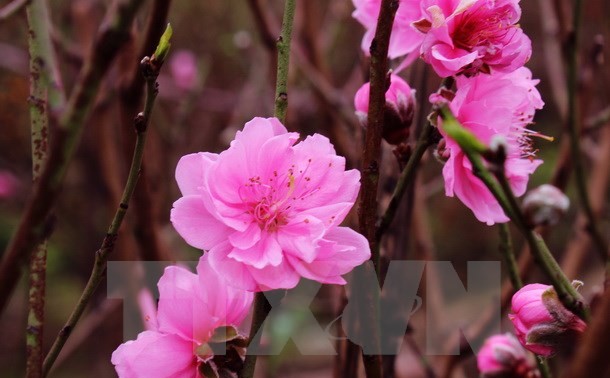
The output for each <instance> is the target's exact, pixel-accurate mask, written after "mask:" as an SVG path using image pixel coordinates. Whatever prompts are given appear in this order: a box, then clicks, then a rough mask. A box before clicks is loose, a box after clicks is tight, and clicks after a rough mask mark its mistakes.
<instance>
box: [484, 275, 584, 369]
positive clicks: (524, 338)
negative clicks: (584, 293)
mask: <svg viewBox="0 0 610 378" xmlns="http://www.w3.org/2000/svg"><path fill="white" fill-rule="evenodd" d="M581 284H582V283H580V282H578V281H574V283H573V285H574V286H575V287H578V286H580V285H581ZM508 317H509V319H510V320H511V322H512V323H513V326H514V329H515V334H516V337H515V336H513V335H512V334H510V333H507V334H502V335H494V336H491V337H490V338H488V339H487V340H486V341H485V343H484V344H483V347H482V348H481V350H480V351H479V353H478V355H477V365H478V367H479V371H480V372H481V376H482V377H485V378H493V377H498V378H499V377H518V378H537V377H540V372H539V371H538V369H537V368H536V364H535V360H534V358H533V357H534V356H533V354H536V355H539V356H543V357H549V356H552V355H554V354H555V353H557V352H558V351H561V350H565V349H568V348H569V347H570V345H573V344H574V342H575V341H576V340H577V338H578V337H579V336H580V335H581V334H582V333H583V332H584V331H585V329H586V328H587V325H586V323H585V322H584V321H582V320H581V319H580V318H578V317H577V316H576V315H574V314H573V313H571V312H570V311H568V310H567V309H566V308H565V307H564V306H563V305H562V304H561V302H560V301H559V299H558V297H557V293H556V292H555V290H554V289H553V287H552V286H548V285H542V284H530V285H526V286H524V287H523V288H521V289H520V290H519V291H517V292H516V293H515V294H514V295H513V298H512V308H511V313H510V314H509V315H508ZM532 353H533V354H532Z"/></svg>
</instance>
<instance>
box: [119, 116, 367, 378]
mask: <svg viewBox="0 0 610 378" xmlns="http://www.w3.org/2000/svg"><path fill="white" fill-rule="evenodd" d="M298 140H299V135H298V134H297V133H289V132H288V131H287V130H286V128H285V127H284V126H283V125H282V124H281V123H280V122H279V121H278V120H277V119H275V118H268V119H264V118H255V119H253V120H252V121H250V122H248V123H247V124H246V125H245V127H244V128H243V130H242V131H239V132H237V135H236V137H235V140H234V141H233V142H231V145H230V147H229V148H228V149H227V150H225V151H223V152H222V153H220V154H213V153H206V152H201V153H195V154H191V155H187V156H184V157H183V158H182V159H181V160H180V161H179V163H178V166H177V168H176V181H177V182H178V186H179V188H180V190H181V192H182V195H183V197H182V198H180V199H178V200H177V201H176V202H175V204H174V208H173V209H172V212H171V221H172V223H173V225H174V227H175V229H176V230H177V231H178V233H179V234H180V235H181V236H182V237H183V238H184V239H185V240H186V242H187V243H189V244H190V245H192V246H194V247H196V248H199V249H202V250H205V251H207V252H205V254H204V255H203V256H202V257H201V259H200V261H199V265H198V266H197V274H193V273H190V272H188V271H187V270H185V269H183V268H179V267H168V268H166V270H165V273H164V275H163V277H161V280H160V281H159V284H158V286H159V292H160V299H159V304H158V311H156V314H155V311H154V310H150V309H148V310H147V315H148V316H147V317H146V320H145V323H146V324H148V326H149V330H147V331H145V332H143V333H141V334H140V335H139V336H138V338H137V340H135V341H128V342H126V343H124V344H122V345H121V346H120V347H119V348H118V349H117V350H116V351H115V352H114V354H113V356H112V363H113V364H114V365H115V367H116V370H117V372H118V373H119V376H121V377H126V378H132V377H133V378H135V377H148V376H167V377H170V376H171V377H174V376H175V377H196V376H199V375H198V374H201V375H203V376H210V375H209V374H207V373H208V372H210V374H212V373H213V374H212V375H211V376H218V374H220V376H225V375H222V374H221V373H222V371H223V369H226V370H227V372H235V371H238V370H239V369H240V364H241V363H242V357H243V354H244V353H243V352H244V350H243V347H244V338H243V337H241V336H240V335H239V332H238V331H237V328H236V327H237V326H238V325H239V323H240V322H241V321H242V320H243V319H244V317H245V316H246V315H247V313H248V311H249V309H250V306H251V302H252V295H253V294H252V292H256V291H265V290H272V289H278V288H293V287H294V286H296V285H297V283H298V282H299V280H300V278H301V277H305V278H308V279H311V280H316V281H319V282H322V283H330V284H345V280H344V279H343V278H342V277H341V276H342V275H344V274H346V273H348V272H350V271H351V270H352V269H353V268H354V267H356V266H358V265H360V264H362V263H363V262H364V261H366V260H368V259H369V258H370V248H369V244H368V242H367V240H366V239H365V238H364V237H363V236H362V235H360V234H358V233H357V232H355V231H353V230H352V229H350V228H347V227H340V226H339V224H340V223H341V222H342V221H343V219H344V218H345V217H346V215H347V213H348V212H349V211H350V209H351V208H352V206H353V205H354V201H355V200H356V197H357V195H358V190H359V188H360V183H359V181H360V173H359V172H358V171H357V170H347V171H346V170H345V159H344V158H342V157H339V156H337V155H336V153H335V150H334V148H333V146H332V145H331V143H330V142H329V140H328V139H327V138H325V137H323V136H321V135H319V134H315V135H313V136H309V137H307V138H305V139H304V140H302V141H300V142H299V141H298ZM144 307H146V308H150V307H151V306H150V305H147V306H144ZM151 314H152V315H151ZM219 343H220V344H222V348H224V347H225V346H226V350H225V352H226V353H222V355H215V353H216V354H218V353H217V352H216V351H217V350H218V348H219V345H218V344H219ZM227 366H228V367H227ZM214 374H215V375H214Z"/></svg>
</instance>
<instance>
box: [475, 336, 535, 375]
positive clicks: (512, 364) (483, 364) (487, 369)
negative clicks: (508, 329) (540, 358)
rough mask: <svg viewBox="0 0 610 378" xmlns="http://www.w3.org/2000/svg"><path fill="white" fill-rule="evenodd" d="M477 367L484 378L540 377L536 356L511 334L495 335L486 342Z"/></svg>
mask: <svg viewBox="0 0 610 378" xmlns="http://www.w3.org/2000/svg"><path fill="white" fill-rule="evenodd" d="M477 366H478V367H479V371H480V372H481V377H483V378H494V377H497V378H500V377H514V378H537V377H539V376H540V372H539V371H538V369H537V368H536V361H535V360H534V356H533V355H532V354H530V353H529V352H528V351H527V350H525V349H524V348H523V347H522V346H521V344H520V343H519V341H518V340H517V338H516V337H515V336H513V335H512V334H510V333H505V334H503V335H494V336H491V337H489V338H488V339H487V340H485V343H484V344H483V347H482V348H481V350H480V351H479V354H478V355H477Z"/></svg>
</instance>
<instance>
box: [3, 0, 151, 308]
mask: <svg viewBox="0 0 610 378" xmlns="http://www.w3.org/2000/svg"><path fill="white" fill-rule="evenodd" d="M143 2H144V0H130V1H127V2H124V1H119V0H117V4H116V5H117V6H115V7H113V9H114V10H115V11H114V13H112V14H111V15H110V16H111V17H110V19H111V20H113V22H112V23H110V24H105V25H107V26H105V27H104V29H103V31H102V32H101V34H100V35H99V37H98V39H97V42H96V43H95V44H94V45H93V48H92V51H91V55H90V57H89V59H87V62H86V63H85V66H84V68H83V69H82V71H81V74H80V77H79V79H78V81H77V84H76V86H75V88H74V90H73V92H72V95H71V96H70V100H69V101H68V103H67V104H66V108H65V110H64V111H63V112H61V116H60V117H59V122H58V126H59V127H58V128H57V130H56V133H55V134H54V135H53V138H52V140H51V144H50V149H49V159H48V161H47V164H46V165H45V167H44V170H43V172H42V174H41V176H40V180H39V181H38V183H37V184H36V185H35V187H34V191H33V194H32V196H31V197H30V199H29V200H28V203H27V204H26V208H25V211H24V212H23V214H22V216H21V219H20V221H19V224H18V226H17V229H16V230H15V232H14V234H13V236H12V238H11V241H10V242H9V245H8V247H7V249H6V250H5V252H4V255H3V258H2V263H1V264H0V313H1V312H2V311H3V310H4V309H5V307H6V304H7V302H8V299H9V298H10V295H11V293H12V292H13V290H14V288H15V285H16V284H17V281H18V280H19V278H20V276H21V273H22V270H23V265H24V264H25V263H26V262H27V261H28V260H29V257H30V255H31V254H32V251H33V250H34V248H35V247H36V246H37V245H38V244H39V243H40V242H41V241H42V240H43V239H44V237H45V235H46V234H47V233H48V229H49V215H50V213H51V210H52V208H53V206H54V205H55V202H56V200H57V198H58V196H59V193H60V190H61V186H62V183H63V180H64V177H65V176H66V172H67V169H68V165H69V163H70V161H71V160H72V157H73V156H74V153H75V151H76V147H77V145H78V142H79V140H80V136H81V134H82V130H83V125H84V123H85V121H86V119H87V116H88V115H89V111H90V110H91V107H92V105H93V102H94V100H95V98H96V95H97V93H98V89H99V87H100V84H101V81H102V79H103V77H104V75H105V74H106V72H107V70H108V68H109V67H110V64H111V63H112V61H113V59H114V57H115V56H116V55H117V53H118V50H119V49H120V47H121V46H123V44H124V43H125V41H126V40H128V39H129V38H130V37H129V28H130V25H131V22H132V20H133V18H134V17H135V14H136V12H137V10H138V9H139V7H140V5H141V4H142V3H143ZM108 25H109V26H108ZM49 101H50V99H49Z"/></svg>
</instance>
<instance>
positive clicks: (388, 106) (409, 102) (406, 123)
mask: <svg viewBox="0 0 610 378" xmlns="http://www.w3.org/2000/svg"><path fill="white" fill-rule="evenodd" d="M370 91H371V84H370V83H365V84H364V85H363V86H362V87H360V89H359V90H358V92H356V95H355V96H354V107H355V108H356V115H357V116H358V118H359V119H360V122H361V123H362V125H363V126H365V127H366V125H367V116H368V111H369V94H370ZM414 93H415V91H414V90H413V89H411V87H410V86H409V84H407V82H406V81H404V80H403V79H402V78H401V77H400V76H397V75H390V86H389V88H388V90H387V91H386V93H385V100H386V103H385V111H384V115H383V116H384V122H383V132H382V136H383V139H385V140H386V141H387V142H388V143H390V144H393V145H398V144H399V143H401V142H404V141H405V140H406V139H407V138H408V137H409V127H410V126H411V123H412V122H413V114H414V112H415V96H414Z"/></svg>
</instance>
